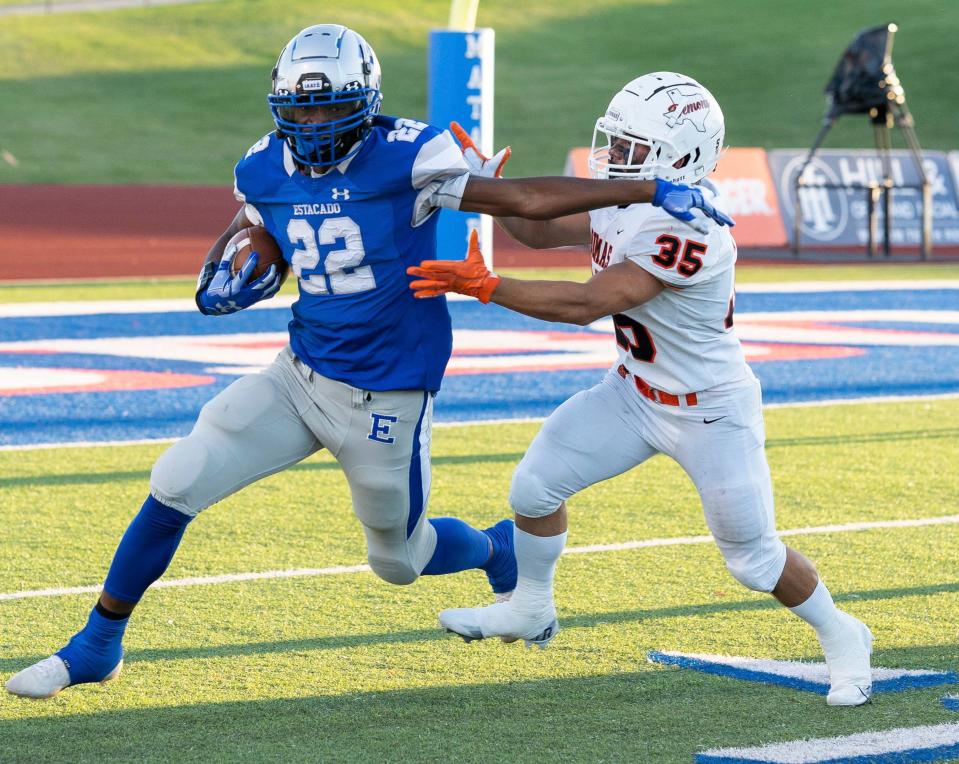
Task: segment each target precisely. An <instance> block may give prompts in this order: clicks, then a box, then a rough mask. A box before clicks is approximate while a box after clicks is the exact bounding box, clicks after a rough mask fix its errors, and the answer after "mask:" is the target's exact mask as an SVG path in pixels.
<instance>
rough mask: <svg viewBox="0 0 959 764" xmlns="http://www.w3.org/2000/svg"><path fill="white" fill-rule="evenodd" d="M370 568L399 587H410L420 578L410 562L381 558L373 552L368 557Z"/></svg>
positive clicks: (378, 575)
mask: <svg viewBox="0 0 959 764" xmlns="http://www.w3.org/2000/svg"><path fill="white" fill-rule="evenodd" d="M367 560H368V562H369V563H370V568H371V569H372V570H373V572H374V573H375V574H376V575H377V577H379V578H382V579H383V580H384V581H386V582H387V583H390V584H396V585H397V586H408V585H409V584H412V583H414V582H415V581H416V579H418V578H419V577H420V572H419V571H418V570H416V569H415V568H414V567H413V566H412V565H411V564H410V562H409V561H408V560H399V559H396V558H395V557H380V556H378V555H375V554H373V553H372V552H371V553H370V554H369V555H368V556H367Z"/></svg>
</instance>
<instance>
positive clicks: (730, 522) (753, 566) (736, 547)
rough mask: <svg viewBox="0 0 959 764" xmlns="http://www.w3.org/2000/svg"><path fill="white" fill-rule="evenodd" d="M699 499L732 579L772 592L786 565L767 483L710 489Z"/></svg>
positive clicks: (701, 493) (752, 482)
mask: <svg viewBox="0 0 959 764" xmlns="http://www.w3.org/2000/svg"><path fill="white" fill-rule="evenodd" d="M700 496H701V498H702V501H703V511H704V513H705V515H706V524H707V525H708V526H709V530H710V531H711V532H712V534H713V538H715V539H716V544H717V546H718V547H719V549H720V551H721V552H722V553H723V557H724V558H725V560H726V567H727V568H728V569H729V572H730V573H731V574H732V575H733V578H735V579H736V580H737V581H739V582H740V583H741V584H742V585H743V586H745V587H747V588H749V589H752V590H754V591H758V592H771V591H772V590H773V589H774V588H775V587H776V583H777V582H778V581H779V577H780V576H781V575H782V572H783V568H784V567H785V565H786V546H785V545H784V544H783V542H782V541H781V540H780V539H779V536H778V535H777V534H776V528H775V519H774V517H773V503H772V492H771V490H770V489H769V486H768V481H762V480H755V481H751V482H747V483H740V484H738V485H722V484H720V485H717V486H710V487H709V488H705V489H703V490H701V491H700Z"/></svg>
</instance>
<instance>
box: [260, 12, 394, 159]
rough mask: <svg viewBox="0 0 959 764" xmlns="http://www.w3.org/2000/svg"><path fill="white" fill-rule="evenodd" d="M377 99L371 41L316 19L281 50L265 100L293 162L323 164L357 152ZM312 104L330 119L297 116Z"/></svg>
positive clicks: (377, 73)
mask: <svg viewBox="0 0 959 764" xmlns="http://www.w3.org/2000/svg"><path fill="white" fill-rule="evenodd" d="M382 98H383V96H382V94H381V93H380V64H379V61H378V60H377V58H376V54H375V53H374V52H373V48H371V47H370V44H369V43H368V42H367V41H366V40H364V39H363V38H362V37H361V36H360V35H358V34H357V33H356V32H354V31H353V30H352V29H347V28H346V27H344V26H341V25H339V24H317V25H316V26H312V27H307V28H306V29H304V30H303V31H301V32H300V33H299V34H298V35H297V36H296V37H294V38H293V39H292V40H290V42H289V43H287V45H286V47H285V48H283V50H282V51H281V52H280V57H279V59H278V60H277V62H276V66H275V67H274V68H273V88H272V92H271V93H270V94H269V96H268V97H267V101H268V102H269V105H270V111H271V112H272V114H273V121H274V123H275V124H276V129H277V133H278V134H279V135H281V136H282V137H284V138H285V139H286V141H287V143H288V144H289V147H290V151H291V152H292V154H293V156H294V157H296V159H297V161H298V162H300V164H303V165H308V166H312V167H324V166H330V165H334V164H339V163H340V162H342V161H343V160H344V159H348V158H349V157H351V156H353V155H354V154H355V153H356V152H357V151H359V149H360V146H361V145H362V143H363V141H364V140H365V138H366V136H367V134H368V133H369V129H370V125H372V123H373V117H374V116H375V115H376V114H377V113H379V110H380V101H381V100H382ZM316 107H325V108H327V109H329V110H330V112H331V113H332V114H335V115H336V116H335V118H334V117H331V118H330V119H329V120H328V121H326V122H322V123H319V124H317V123H313V124H305V123H304V121H302V120H301V119H298V116H297V115H298V111H299V112H300V113H301V114H302V113H303V110H305V109H315V108H316Z"/></svg>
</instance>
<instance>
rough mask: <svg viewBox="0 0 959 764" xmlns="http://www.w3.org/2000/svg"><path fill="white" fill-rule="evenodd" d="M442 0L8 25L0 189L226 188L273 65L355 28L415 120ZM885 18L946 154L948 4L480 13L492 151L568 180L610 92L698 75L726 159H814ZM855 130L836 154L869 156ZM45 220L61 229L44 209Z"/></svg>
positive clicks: (212, 9)
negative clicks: (708, 93) (300, 42)
mask: <svg viewBox="0 0 959 764" xmlns="http://www.w3.org/2000/svg"><path fill="white" fill-rule="evenodd" d="M448 9H449V2H448V0H409V2H404V3H393V2H385V0H355V1H354V2H350V3H341V2H336V3H330V4H325V5H323V6H322V7H319V6H317V4H316V3H314V2H305V0H283V2H280V0H220V1H219V2H207V3H198V4H191V5H179V6H161V7H154V8H136V9H129V10H120V11H110V12H90V13H76V14H62V15H61V14H56V15H51V16H8V17H3V18H0V87H2V90H3V103H4V108H3V113H4V123H3V132H2V135H0V149H2V150H6V151H8V152H10V153H11V154H12V155H13V156H14V157H16V159H17V160H18V164H17V166H15V167H14V166H10V165H9V164H7V163H5V162H0V182H5V183H30V182H48V183H76V182H85V183H223V182H226V181H228V179H229V178H230V175H231V171H232V167H233V164H234V163H235V162H236V161H237V159H238V158H239V157H240V156H241V155H242V153H243V152H244V151H245V150H246V149H247V148H248V147H249V146H250V145H251V144H252V143H253V141H255V140H256V139H257V138H258V137H259V136H261V135H262V134H263V133H265V132H267V131H268V130H269V129H270V127H271V122H270V119H269V114H268V111H267V109H266V104H265V94H266V92H267V89H268V86H269V73H270V69H271V68H272V66H273V63H274V61H275V59H276V56H277V53H278V52H279V50H280V48H281V47H282V46H283V45H284V44H285V43H286V41H287V40H288V39H289V38H290V37H292V35H293V34H295V33H296V32H297V31H298V30H299V29H300V28H301V27H303V26H306V25H308V24H310V23H319V22H329V21H334V22H340V23H345V24H348V25H351V26H353V27H355V28H356V29H358V30H360V31H361V32H362V33H363V34H364V35H365V36H366V37H367V38H368V39H369V40H370V42H371V43H372V44H373V46H374V47H375V49H376V50H377V52H378V53H379V55H380V57H381V59H382V62H383V71H384V79H383V87H384V92H385V96H386V98H385V102H384V111H385V113H388V114H400V115H402V116H410V117H417V118H422V117H425V116H426V113H427V108H426V39H427V34H428V32H429V30H430V29H432V28H435V27H442V26H444V25H445V24H446V19H447V13H448ZM891 20H895V21H896V22H897V23H898V24H899V27H900V33H899V35H898V37H897V41H896V46H895V62H896V66H897V71H898V73H899V76H900V78H901V80H902V82H903V83H904V85H905V88H906V93H907V96H908V101H909V104H910V106H911V108H912V111H913V113H914V115H915V117H916V122H917V132H918V136H919V139H920V141H921V142H922V144H923V146H924V147H926V148H939V149H952V148H957V144H956V133H955V125H956V124H957V122H959V68H957V67H956V66H955V65H954V64H955V42H954V32H955V29H956V28H957V27H959V5H956V4H955V3H944V2H942V0H912V2H909V3H902V2H900V1H899V0H875V1H874V2H871V3H836V2H831V1H830V0H810V1H809V2H802V3H798V2H796V3H759V2H756V1H755V0H726V2H722V3H718V2H714V1H713V0H594V2H591V3H589V4H588V5H583V4H582V3H580V2H576V1H575V0H553V1H552V2H549V3H515V2H507V1H506V0H483V2H482V3H480V11H479V24H480V25H481V26H490V27H494V28H495V30H496V35H497V40H496V141H497V143H498V144H503V143H510V144H512V146H513V149H514V158H513V160H512V161H511V164H510V171H511V173H512V174H514V175H523V174H555V173H559V172H561V171H562V168H563V163H564V159H565V156H566V152H567V150H568V149H569V148H570V147H571V146H577V145H583V144H588V143H589V140H590V137H591V133H592V126H593V123H594V121H595V119H596V117H597V116H599V114H600V113H602V111H603V110H604V109H605V106H606V104H607V103H608V101H609V98H610V97H611V95H612V94H613V93H614V92H615V91H616V90H618V89H619V88H620V87H621V86H622V85H623V84H625V83H626V82H627V81H629V80H630V79H632V78H633V77H636V76H639V75H640V74H643V73H646V72H649V71H655V70H663V69H666V70H677V71H682V72H685V73H687V74H689V75H691V76H694V77H697V78H699V79H701V80H702V81H703V82H704V83H705V84H706V85H708V86H709V87H710V88H711V89H712V90H713V92H714V93H715V95H716V96H717V97H718V99H719V101H720V103H721V104H722V105H723V109H724V112H725V115H726V122H727V135H726V139H727V142H728V143H729V144H730V145H733V146H765V147H777V146H780V147H782V146H808V145H809V144H810V143H811V142H812V140H813V137H814V135H815V134H816V131H817V129H818V127H819V122H820V118H821V116H822V113H823V110H824V100H823V96H822V88H823V85H824V84H825V82H826V81H827V80H828V78H829V76H830V75H831V73H832V70H833V67H834V66H835V64H836V62H837V60H838V59H839V56H840V54H841V52H842V51H843V49H844V48H845V46H846V45H847V44H848V43H849V42H850V40H851V39H852V37H853V35H854V34H855V33H856V32H857V31H858V30H859V29H861V28H863V27H865V26H870V25H874V24H878V23H883V22H886V21H891ZM872 141H873V138H872V131H871V128H870V126H869V124H868V121H867V120H866V119H865V118H863V117H849V118H846V119H844V120H842V121H841V122H840V124H839V126H838V128H837V129H836V130H835V131H834V133H833V134H832V136H831V137H830V145H832V146H869V145H872ZM51 223H52V224H55V223H56V214H55V211H51Z"/></svg>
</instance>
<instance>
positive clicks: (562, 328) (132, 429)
mask: <svg viewBox="0 0 959 764" xmlns="http://www.w3.org/2000/svg"><path fill="white" fill-rule="evenodd" d="M957 298H959V291H957V290H953V289H941V290H939V289H931V290H929V289H927V290H921V289H916V290H908V289H903V290H894V291H875V292H863V291H849V292H828V293H779V294H770V293H758V292H746V293H742V294H740V295H739V297H738V299H737V306H736V317H737V319H738V320H739V323H740V325H741V326H743V327H744V328H745V327H752V329H753V331H755V320H753V319H750V314H756V313H766V314H769V313H776V314H779V313H781V314H783V317H784V320H787V321H791V320H793V319H790V318H789V315H790V313H793V312H796V311H803V312H808V311H829V312H834V311H922V312H923V315H922V316H921V317H924V316H925V315H929V316H930V317H931V318H930V321H929V322H928V323H925V322H923V321H921V320H916V316H915V315H913V314H910V315H903V316H902V318H901V320H895V321H876V320H873V319H872V318H870V319H869V320H863V321H861V322H857V323H851V319H850V314H845V315H844V316H843V317H842V319H841V321H840V320H839V319H838V318H837V319H836V321H833V320H831V319H829V321H828V323H829V326H828V327H826V329H823V328H822V327H819V328H816V329H815V331H819V332H823V331H826V332H829V331H832V330H833V329H835V330H836V331H837V332H838V334H836V337H840V338H841V337H842V331H843V330H848V329H855V330H857V331H866V332H868V333H871V334H870V336H871V337H872V340H871V342H872V344H868V345H851V344H848V343H843V342H842V341H838V340H837V341H835V342H833V341H832V340H830V339H829V338H830V337H831V336H832V335H830V334H828V333H827V334H820V335H819V339H818V340H817V342H816V343H806V344H802V343H796V342H789V343H777V342H776V339H775V331H773V332H772V335H770V336H769V337H766V336H765V335H764V339H763V340H762V342H761V344H762V345H763V346H764V348H765V350H763V352H764V353H765V355H763V353H758V351H757V353H758V354H756V355H754V356H751V360H750V363H751V364H752V365H753V368H754V370H755V372H756V374H757V376H759V378H760V380H761V381H762V384H763V397H764V401H765V402H766V403H767V404H770V403H775V404H784V403H796V402H813V401H821V400H833V399H850V398H857V399H858V398H868V397H875V396H908V395H936V394H955V393H959V340H957V335H959V326H957V325H956V324H955V323H952V322H951V321H954V320H955V317H954V316H953V315H952V313H949V314H946V313H944V312H945V311H952V312H955V311H956V309H957V302H959V299H957ZM450 310H451V312H452V315H453V326H454V327H455V329H456V330H457V331H458V332H461V333H462V334H466V335H468V334H470V333H471V332H472V333H473V334H474V335H475V333H476V332H477V331H480V332H482V333H483V335H482V336H483V337H489V339H488V340H484V342H487V344H485V345H482V346H481V347H477V348H471V349H468V352H465V353H463V354H460V355H457V356H454V359H453V362H452V363H451V366H450V370H449V373H448V375H447V377H446V379H445V381H444V383H443V390H442V392H441V394H440V395H439V396H438V397H437V398H436V401H435V406H436V421H437V422H441V423H442V422H469V421H477V420H490V419H519V418H540V417H545V416H547V415H548V414H549V413H550V412H551V411H553V409H555V408H556V406H558V405H559V404H560V403H562V402H563V401H564V400H566V399H567V398H568V397H570V396H571V395H573V394H574V393H575V392H577V391H578V390H581V389H584V388H588V387H591V386H592V385H594V384H596V383H597V382H598V381H599V380H600V379H601V378H602V376H603V374H604V363H605V362H603V363H598V364H597V363H596V362H595V360H594V361H592V362H585V363H582V362H581V363H579V364H577V362H576V359H577V358H582V357H583V354H582V352H581V351H580V354H579V355H578V356H577V351H575V350H566V349H564V348H563V346H562V343H561V342H558V340H557V337H562V336H563V335H565V334H569V335H570V337H572V338H578V339H579V340H580V341H581V340H582V339H583V337H586V338H587V339H590V338H595V339H596V340H597V342H596V343H592V344H595V345H596V347H597V348H600V349H605V350H604V352H608V353H609V355H610V356H612V352H613V344H612V343H613V339H612V337H611V336H608V335H605V334H604V333H603V332H602V331H595V330H584V329H582V328H580V327H574V326H568V325H564V324H551V323H546V322H542V321H538V320H536V319H532V318H527V317H525V316H521V315H518V314H514V313H511V312H509V311H507V310H505V309H502V308H499V307H497V306H494V305H486V306H484V305H481V304H480V303H478V302H475V301H457V302H451V303H450ZM940 312H942V316H941V318H939V319H937V318H936V314H937V313H940ZM950 317H951V321H950V320H947V319H948V318H950ZM289 318H290V311H289V309H288V308H285V307H279V308H275V309H263V310H256V311H246V312H240V313H237V314H234V315H231V316H227V317H224V318H215V319H211V318H207V317H203V316H200V315H199V314H198V313H195V312H167V313H156V314H150V315H129V314H125V315H116V314H112V315H111V314H96V315H81V316H51V317H24V318H0V343H4V344H3V346H0V407H2V409H3V417H2V419H0V445H29V444H37V443H60V442H97V441H110V440H120V441H122V440H137V439H153V438H173V437H179V436H182V435H184V434H186V433H187V432H189V430H190V428H191V427H192V425H193V423H194V421H195V419H196V416H197V414H198V413H199V410H200V408H201V407H202V405H203V404H204V403H205V402H206V401H207V400H209V399H210V398H211V397H213V396H214V395H215V394H216V393H217V392H219V391H220V390H222V389H223V388H224V387H226V386H227V385H228V384H230V383H231V382H232V381H234V380H235V379H236V378H237V375H238V374H239V373H242V372H240V371H237V372H236V373H230V369H229V368H228V367H229V365H230V364H231V363H233V361H227V362H224V360H223V358H224V357H226V358H228V357H229V355H228V354H224V352H223V351H222V350H221V351H220V353H219V355H215V354H211V355H210V358H209V359H206V358H204V357H203V355H202V352H201V351H202V348H201V349H200V350H199V351H197V352H195V353H194V354H193V355H190V354H185V353H176V352H171V351H170V349H169V348H170V346H173V347H176V345H174V344H173V343H177V342H179V343H180V346H182V345H183V344H184V343H187V342H194V343H200V344H203V343H204V342H206V343H207V344H208V345H209V346H213V345H215V344H216V343H217V342H220V343H223V342H226V343H229V342H230V338H232V337H235V338H236V342H237V343H238V346H241V345H242V343H248V344H249V343H251V342H254V343H255V341H256V338H257V335H263V334H265V333H272V334H271V337H272V340H271V341H273V342H274V344H276V345H277V347H276V348H275V349H271V350H270V351H269V353H268V354H267V355H263V354H262V353H261V356H258V358H260V361H259V364H260V365H261V366H262V365H263V364H264V363H268V362H269V358H270V357H271V355H270V353H272V354H275V352H276V351H278V350H279V346H278V345H279V344H281V342H282V339H281V338H282V336H283V335H284V334H285V332H286V329H287V323H288V321H289ZM797 320H798V319H797ZM883 332H885V334H883ZM767 334H768V332H767ZM240 335H242V336H240ZM498 336H499V337H501V338H504V339H509V338H514V339H515V338H517V337H522V338H523V342H524V343H527V344H524V345H523V346H522V347H521V348H517V347H516V344H515V343H514V344H513V345H509V343H506V344H502V345H497V344H496V343H497V342H498V340H497V339H496V337H498ZM538 336H542V337H544V339H543V340H542V342H543V346H542V347H536V346H535V343H536V342H537V339H536V338H537V337H538ZM913 336H915V337H917V338H919V340H921V341H918V340H917V341H915V342H913V341H912V338H913ZM141 337H142V338H144V342H143V343H141V344H140V346H139V348H140V350H141V351H142V348H143V346H146V347H147V348H149V347H151V344H153V345H156V347H157V348H158V350H157V353H156V357H140V356H141V355H143V353H142V352H141V353H131V352H130V351H129V349H128V348H127V349H126V350H124V349H123V346H122V342H119V341H118V342H116V343H114V344H115V345H116V349H111V348H110V347H107V348H104V347H101V348H100V349H99V350H98V352H87V351H86V350H85V349H84V345H83V343H85V342H90V341H100V340H102V339H103V338H112V339H117V338H119V339H127V340H128V339H129V338H141ZM884 337H888V338H889V343H890V344H882V343H883V342H884V339H883V338H884ZM168 338H170V339H168ZM176 338H183V339H180V340H177V339H176ZM206 338H209V340H207V339H206ZM214 338H215V339H214ZM938 338H941V340H940V339H938ZM24 342H31V343H33V344H32V346H30V347H24V348H23V349H22V350H20V349H19V348H18V343H24ZM58 342H59V343H62V345H61V346H57V344H56V343H58ZM48 343H49V344H48ZM77 343H80V344H77ZM164 343H166V346H164ZM531 343H532V344H531ZM753 344H754V345H755V342H754V343H753ZM746 345H747V354H748V352H749V345H750V341H749V340H747V342H746ZM164 347H166V350H164ZM796 348H798V349H799V350H802V351H803V352H802V353H799V354H798V355H797V354H795V353H794V352H793V355H792V356H790V352H792V351H795V349H796ZM242 349H243V348H242V347H241V348H240V350H242ZM783 349H786V352H783V353H780V352H778V351H779V350H783ZM790 349H791V350H790ZM830 350H832V351H834V352H832V353H831V354H830V352H827V351H830ZM164 352H165V353H166V356H165V357H164ZM211 352H212V351H211ZM238 352H239V351H238ZM263 352H264V353H265V352H266V351H263ZM184 357H189V358H203V360H181V359H182V358H184ZM509 358H522V359H525V362H519V361H517V363H516V364H515V369H512V370H511V369H510V368H509V367H510V366H511V364H506V365H505V368H504V367H503V366H497V365H496V364H502V362H503V361H504V359H509ZM538 358H542V359H545V360H542V361H537V359H538ZM564 358H568V359H569V360H568V361H567V362H564V361H563V359H564ZM777 358H779V360H776V359H777ZM790 358H791V360H790ZM213 359H217V360H213ZM235 363H236V365H237V367H238V368H240V367H242V366H243V364H242V363H240V362H239V361H236V362H235ZM470 363H473V364H474V366H475V368H466V369H464V368H463V365H464V364H466V365H469V364H470ZM457 364H459V367H457ZM24 370H26V372H28V374H27V376H30V375H32V378H33V382H34V383H36V381H37V379H38V378H42V377H44V375H45V374H46V372H47V370H49V372H50V374H51V375H53V374H62V373H64V372H67V371H68V372H72V373H75V374H76V373H80V372H84V373H87V376H88V377H89V376H90V372H98V373H100V372H102V373H104V375H106V376H109V374H112V375H113V376H114V377H122V376H123V375H124V374H127V375H129V374H140V375H141V377H145V376H150V375H167V376H169V377H176V376H179V377H180V379H181V383H180V385H179V386H163V385H158V384H146V383H143V384H139V386H138V385H135V384H132V383H130V384H116V385H114V388H115V389H111V388H109V387H108V386H105V387H104V389H103V390H102V391H96V390H97V387H96V386H88V387H87V388H86V389H83V388H82V386H81V387H79V388H76V387H75V388H73V389H70V388H69V387H67V388H66V389H64V390H63V391H60V392H43V391H42V389H41V388H38V389H37V390H29V391H26V393H25V392H24V391H23V390H17V389H16V388H17V383H16V380H17V379H18V378H19V377H17V376H16V375H15V374H13V372H18V373H20V372H23V371H24ZM4 372H7V373H8V375H9V376H8V378H7V379H12V380H14V381H13V382H12V383H11V382H9V381H6V382H5V378H4V377H3V374H4ZM108 372H109V374H107V373H108ZM81 376H82V375H81ZM201 377H202V378H203V379H202V381H196V380H197V379H199V378H201ZM189 379H193V380H194V381H193V382H189V381H188V380H189ZM182 380H187V381H182ZM41 387H42V386H41ZM87 390H90V391H87ZM27 393H28V394H27Z"/></svg>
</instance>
